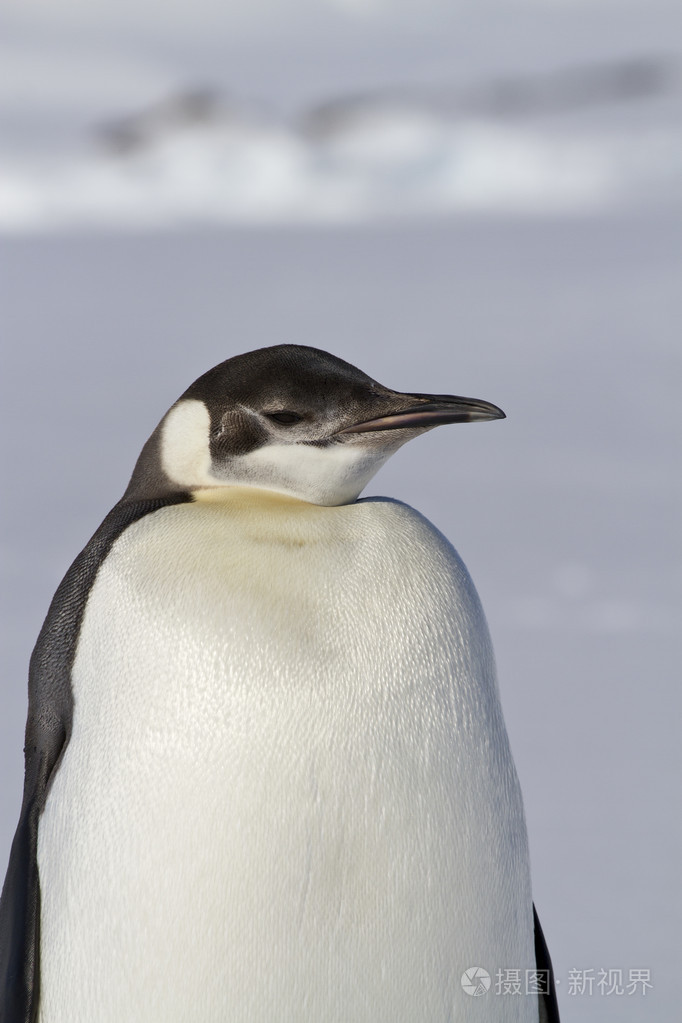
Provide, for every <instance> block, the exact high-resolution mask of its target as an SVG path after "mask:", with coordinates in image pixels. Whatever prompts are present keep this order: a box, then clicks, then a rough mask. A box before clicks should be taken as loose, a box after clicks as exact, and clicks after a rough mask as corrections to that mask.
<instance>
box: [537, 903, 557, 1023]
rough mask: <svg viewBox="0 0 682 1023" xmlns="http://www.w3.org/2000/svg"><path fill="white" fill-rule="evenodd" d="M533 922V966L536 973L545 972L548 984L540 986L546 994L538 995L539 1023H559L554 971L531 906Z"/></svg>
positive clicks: (540, 928) (543, 937) (538, 921)
mask: <svg viewBox="0 0 682 1023" xmlns="http://www.w3.org/2000/svg"><path fill="white" fill-rule="evenodd" d="M533 921H534V924H535V965H536V967H537V969H538V971H540V970H541V971H543V972H544V971H546V972H547V975H548V984H547V985H542V987H545V988H546V991H547V993H546V994H539V995H538V1007H539V1010H540V1016H539V1023H559V1006H558V1004H557V998H556V985H555V983H554V970H553V968H552V960H551V958H550V955H549V949H548V948H547V942H546V941H545V936H544V934H543V933H542V927H541V926H540V920H539V918H538V913H537V910H536V908H535V905H533Z"/></svg>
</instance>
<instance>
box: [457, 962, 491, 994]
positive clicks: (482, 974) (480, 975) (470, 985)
mask: <svg viewBox="0 0 682 1023" xmlns="http://www.w3.org/2000/svg"><path fill="white" fill-rule="evenodd" d="M461 984H462V988H463V990H464V991H466V993H467V994H468V995H471V996H472V997H473V998H476V997H477V996H478V995H485V994H487V993H488V991H489V990H490V974H489V973H488V971H487V970H484V969H483V967H482V966H470V967H469V969H468V970H465V971H464V973H463V974H462V980H461Z"/></svg>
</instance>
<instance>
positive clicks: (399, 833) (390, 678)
mask: <svg viewBox="0 0 682 1023" xmlns="http://www.w3.org/2000/svg"><path fill="white" fill-rule="evenodd" d="M503 417H504V413H503V412H502V411H501V410H500V409H498V408H497V407H496V406H495V405H492V404H490V403H488V402H486V401H479V400H475V399H471V398H462V397H455V396H452V395H442V394H435V395H434V394H420V393H402V392H398V391H394V390H390V389H389V388H387V387H384V386H382V385H381V384H379V383H377V382H376V381H375V380H373V379H371V378H370V377H369V376H367V375H366V374H364V373H362V372H360V371H359V370H358V369H355V368H354V367H353V366H351V365H349V364H348V363H346V362H343V361H342V360H341V359H338V358H336V357H334V356H332V355H329V354H326V353H325V352H322V351H318V350H317V349H314V348H308V347H303V346H298V345H278V346H276V347H271V348H263V349H260V350H258V351H254V352H250V353H248V354H245V355H239V356H237V357H236V358H232V359H228V360H227V361H226V362H223V363H221V364H220V365H219V366H216V367H215V368H214V369H212V370H210V371H209V372H208V373H205V374H204V375H203V376H202V377H200V378H199V379H198V380H197V381H196V382H195V383H193V384H192V385H191V387H189V389H188V390H187V391H185V393H184V394H183V395H182V397H181V398H180V399H179V400H178V401H177V402H176V403H175V404H174V405H173V406H172V407H171V409H170V411H169V412H168V413H167V414H166V415H165V416H164V418H163V419H162V420H161V422H160V424H159V426H158V427H157V428H156V430H155V431H154V433H153V434H152V435H151V437H150V438H149V440H148V441H147V443H146V444H145V446H144V448H143V449H142V453H141V455H140V458H139V460H138V462H137V465H136V466H135V469H134V472H133V475H132V478H131V480H130V484H129V486H128V488H127V490H126V491H125V493H124V495H123V497H122V498H121V500H120V501H119V502H118V504H116V506H115V507H114V508H113V509H112V511H111V512H110V513H109V514H108V515H107V516H106V518H105V519H104V521H103V523H102V524H101V526H100V527H99V529H98V530H97V531H96V532H95V534H94V535H93V537H92V539H91V540H90V541H89V543H88V544H87V545H86V546H85V548H84V550H83V551H82V553H81V554H79V555H78V557H77V558H76V560H75V561H74V563H73V565H72V566H71V568H70V569H69V571H68V572H67V574H66V576H65V578H64V580H63V582H62V583H61V584H60V586H59V588H58V589H57V592H56V594H55V597H54V600H53V602H52V605H51V607H50V609H49V612H48V615H47V618H46V620H45V624H44V625H43V628H42V631H41V633H40V635H39V637H38V641H37V644H36V647H35V650H34V652H33V656H32V659H31V665H30V673H29V711H28V723H27V727H26V745H25V756H26V775H25V788H24V800H23V806H22V810H21V817H20V820H19V825H18V828H17V832H16V837H15V839H14V843H13V845H12V851H11V855H10V861H9V867H8V871H7V877H6V881H5V885H4V888H3V893H2V902H1V907H0V984H1V995H0V997H1V999H2V1008H1V1010H0V1019H1V1020H2V1023H278V1021H281V1023H470V1021H474V1020H476V1021H480V1020H485V1021H486V1023H512V1021H513V1023H539V1021H544V1023H547V1021H553V1023H554V1021H556V1020H558V1013H557V1009H556V998H555V992H554V981H553V977H552V968H551V963H550V959H549V955H548V952H547V948H546V945H545V942H544V939H543V936H542V931H541V929H540V924H539V922H538V919H537V915H536V914H535V911H534V907H533V901H532V894H531V882H530V870H529V857H528V847H527V838H526V826H525V823H524V813H523V805H522V800H521V793H520V790H519V784H518V780H517V775H516V772H515V768H514V763H513V760H512V756H511V753H510V749H509V742H508V738H507V733H506V730H505V725H504V721H503V717H502V711H501V706H500V700H499V696H498V689H497V682H496V677H495V667H494V661H493V653H492V648H491V643H490V639H489V635H488V629H487V626H486V622H485V618H484V615H483V611H482V609H481V605H480V603H479V599H478V596H477V594H476V591H475V589H474V586H473V584H472V582H471V579H470V578H469V575H468V573H467V571H466V568H465V567H464V565H463V564H462V562H461V560H460V559H459V557H458V555H457V554H456V552H455V550H454V549H453V548H452V546H451V545H450V544H449V543H448V541H447V540H446V539H445V537H444V536H442V535H441V533H439V532H438V530H437V529H436V528H435V527H434V526H433V525H431V523H429V522H428V521H427V520H426V519H425V518H424V517H423V516H422V515H420V514H419V512H417V511H414V510H413V509H412V508H410V507H408V506H406V505H405V504H402V503H400V502H398V501H395V500H389V499H385V498H370V499H366V500H358V497H359V494H360V492H361V491H362V489H363V488H364V486H365V485H366V483H367V482H368V480H370V479H371V477H372V476H373V475H374V474H375V473H376V471H377V470H378V469H379V467H380V466H381V465H382V464H383V463H384V462H385V461H386V459H387V458H388V457H389V456H390V455H391V454H393V453H394V452H395V451H396V450H397V449H398V448H399V447H400V446H401V445H402V444H404V443H405V442H406V441H408V440H411V439H412V438H415V437H417V436H419V435H420V434H422V433H425V432H427V431H428V430H430V429H432V428H433V427H435V426H438V425H441V424H445V423H462V422H477V421H483V420H491V419H500V418H503ZM510 978H511V980H510Z"/></svg>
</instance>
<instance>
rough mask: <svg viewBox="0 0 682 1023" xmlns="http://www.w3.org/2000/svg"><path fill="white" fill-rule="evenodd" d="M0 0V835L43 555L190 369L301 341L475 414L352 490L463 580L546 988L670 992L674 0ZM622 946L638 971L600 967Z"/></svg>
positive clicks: (563, 995)
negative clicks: (482, 628) (483, 624)
mask: <svg viewBox="0 0 682 1023" xmlns="http://www.w3.org/2000/svg"><path fill="white" fill-rule="evenodd" d="M1 17H2V24H3V32H2V40H3V41H2V44H0V66H2V68H3V73H2V75H1V76H0V232H2V234H3V235H4V239H3V240H2V242H0V246H1V251H2V268H1V272H0V289H1V291H0V303H1V304H0V308H1V309H2V313H1V315H2V323H3V328H4V330H3V335H4V339H5V344H4V355H3V362H4V373H3V388H4V393H3V400H2V409H3V418H4V430H3V431H2V439H3V478H4V480H5V487H4V493H5V499H4V502H3V515H4V527H3V541H4V542H3V555H4V571H3V601H4V613H3V621H4V623H5V626H6V629H5V633H4V639H3V647H2V653H3V679H2V683H0V685H1V689H0V699H1V705H2V713H1V716H0V757H1V761H0V859H1V860H2V861H3V864H4V862H5V861H6V855H7V851H8V849H9V843H10V841H11V835H12V832H13V828H14V825H15V822H16V818H17V814H18V805H19V799H20V788H21V745H22V739H21V732H22V728H23V720H24V717H25V675H26V667H27V663H28V657H29V654H30V650H31V647H32V644H33V641H34V639H35V636H36V634H37V631H38V629H39V627H40V623H41V621H42V617H43V616H44V613H45V611H46V609H47V605H48V603H49V600H50V597H51V595H52V593H53V592H54V589H55V587H56V585H57V583H58V581H59V579H60V577H61V575H62V574H63V572H64V571H65V569H66V567H67V566H68V564H69V562H70V561H71V559H72V558H73V556H74V554H75V553H76V551H77V550H78V549H79V548H80V547H81V546H82V545H83V543H84V542H85V541H86V539H87V537H88V536H89V535H90V533H91V532H92V531H93V530H94V528H95V526H96V525H97V524H98V522H99V521H100V520H101V518H102V517H103V515H104V514H105V513H106V511H107V510H108V509H109V508H110V507H111V505H112V504H113V503H114V502H115V500H116V499H117V498H118V496H119V495H120V493H121V491H122V489H123V487H124V485H125V482H126V480H127V476H128V474H129V473H130V470H131V468H132V465H133V463H134V460H135V458H136V456H137V453H138V452H139V449H140V447H141V444H142V442H143V440H144V439H145V438H146V436H147V435H148V434H149V432H151V430H152V429H153V427H154V426H155V424H156V422H157V421H158V419H159V418H160V416H161V415H162V414H163V412H164V411H165V409H166V408H167V407H168V405H169V404H170V403H171V402H172V401H173V400H174V399H175V397H177V395H178V394H179V393H180V392H181V391H182V390H184V388H185V387H186V386H187V384H188V383H189V382H190V381H191V380H192V379H194V378H195V377H196V376H197V375H199V374H200V373H201V372H203V371H204V370H205V369H207V368H208V367H209V366H211V365H213V364H214V363H216V362H219V361H221V360H222V359H225V358H228V357H229V356H231V355H234V354H236V353H238V352H240V351H246V350H248V349H250V348H255V347H259V346H262V345H266V344H271V343H280V342H283V341H291V342H297V343H304V344H312V345H316V346H319V347H322V348H327V349H329V350H330V351H332V352H334V353H335V354H337V355H340V356H341V357H343V358H346V359H348V360H349V361H351V362H354V363H356V364H357V365H359V366H360V367H361V368H362V369H364V370H365V371H367V372H369V373H371V374H372V375H373V376H375V377H377V378H378V379H380V380H382V381H384V382H385V383H387V384H389V385H391V386H394V387H398V388H403V389H406V390H417V391H428V390H434V391H452V392H454V393H463V394H472V395H476V396H480V397H482V398H487V399H489V400H491V401H494V402H496V403H498V404H500V405H501V406H502V407H503V408H504V409H505V411H506V412H507V414H508V416H509V418H508V420H507V421H505V422H504V423H496V424H488V425H485V426H476V427H467V428H462V427H454V428H452V429H445V428H444V429H442V430H440V431H435V432H434V433H433V434H429V436H428V437H426V438H424V439H423V440H421V441H420V442H416V443H415V444H413V445H410V446H408V447H407V448H405V449H404V450H403V451H402V452H400V453H399V454H398V455H397V456H396V457H395V458H394V459H393V460H392V461H391V462H390V463H389V464H388V465H387V467H386V468H385V469H384V470H382V473H381V474H380V475H379V477H378V479H377V480H376V481H375V482H374V484H373V486H372V487H371V488H370V489H369V490H368V493H386V494H390V495H392V496H396V497H399V498H402V499H403V500H406V501H408V502H409V503H411V504H413V505H415V506H416V507H418V508H419V509H420V510H421V511H423V512H425V513H426V514H427V515H428V516H429V517H430V518H431V519H432V520H433V521H434V522H435V523H436V525H437V526H439V528H440V529H442V530H443V532H445V533H446V534H447V535H448V536H449V537H450V538H451V539H452V540H453V542H454V543H455V545H456V546H457V548H458V549H459V551H460V553H461V554H462V556H463V557H464V560H465V561H466V562H467V564H468V565H469V568H470V570H471V572H472V575H473V577H474V580H475V582H476V584H477V586H478V588H479V591H480V593H481V597H482V599H483V603H484V606H485V607H486V610H487V613H488V617H489V621H490V626H491V630H492V633H493V639H494V642H495V646H496V651H497V657H498V666H499V671H500V682H501V689H502V697H503V702H504V705H505V711H506V715H507V721H508V725H509V730H510V734H511V739H512V744H513V748H514V751H515V756H516V760H517V765H518V768H519V773H520V775H521V781H522V785H523V788H524V794H525V800H526V809H527V815H528V823H529V830H530V840H531V850H532V856H533V867H534V885H535V896H536V902H537V904H538V907H539V911H540V915H541V919H542V920H543V924H544V927H545V931H546V934H547V937H548V941H549V943H550V948H551V951H552V954H553V957H554V961H555V966H556V971H557V977H558V979H559V981H560V984H559V997H560V1001H561V1007H562V1013H563V1017H562V1018H563V1019H564V1020H565V1021H569V1023H570V1021H571V1020H576V1021H577V1020H595V1021H597V1020H598V1021H606V1020H611V1019H616V1018H618V1019H619V1020H625V1021H632V1023H635V1021H637V1023H639V1021H640V1020H641V1019H643V1018H656V1019H661V1020H668V1019H674V1018H677V1016H678V1015H679V1013H678V1011H677V1005H678V1002H679V995H678V992H677V971H678V964H677V955H676V951H677V947H678V945H679V941H678V937H677V936H678V933H679V924H680V886H679V883H678V878H677V875H678V871H679V862H680V858H681V854H682V848H681V846H682V843H681V841H680V838H681V834H680V815H679V812H678V811H676V810H675V807H677V806H678V804H679V793H678V785H677V784H676V779H677V778H678V777H679V769H680V756H679V752H678V742H677V731H678V728H679V721H680V713H679V711H680V696H679V666H678V665H679V653H680V651H679V642H678V641H677V633H678V632H679V625H678V622H679V593H680V588H681V584H682V572H681V571H680V559H679V554H680V536H679V511H680V501H679V484H678V481H679V439H680V426H679V413H678V411H677V405H678V404H679V401H678V391H679V382H680V357H679V353H680V341H679V336H680V324H681V323H682V287H681V284H682V238H681V235H680V227H681V225H682V209H681V199H682V187H681V180H682V174H681V170H682V132H681V131H680V128H681V125H680V120H681V118H680V113H681V106H682V101H681V96H682V74H681V72H680V67H681V63H680V62H681V61H682V31H681V30H682V13H681V12H680V8H679V5H678V4H676V3H673V2H669V3H666V2H662V0H574V2H570V0H564V2H560V3H550V2H549V0H476V2H474V0H461V2H458V3H456V2H450V3H446V2H445V0H419V2H418V0H402V2H401V0H336V2H333V0H328V2H323V0H318V2H316V3H314V2H312V0H279V2H275V0H258V2H253V0H250V2H249V4H239V5H238V4H236V3H234V2H224V0H223V2H221V3H218V2H214V0H195V2H194V3H193V4H192V5H180V4H177V3H171V2H169V0H165V2H164V3H160V2H153V0H146V2H145V3H144V4H140V3H139V2H135V3H133V0H119V2H118V3H114V2H113V0H101V2H99V3H96V2H93V0H88V2H87V3H86V2H85V0H50V2H48V0H6V3H5V5H4V7H3V12H2V16H1ZM1 869H3V868H0V870H1ZM464 965H466V966H470V965H479V964H472V963H467V964H464ZM480 965H485V964H480ZM509 965H510V966H513V965H514V964H509ZM636 968H640V969H641V968H644V969H650V970H651V979H652V983H653V988H652V989H651V990H649V991H648V992H647V994H646V995H645V996H643V995H642V994H641V993H639V992H638V993H636V994H633V995H628V994H627V993H624V994H622V995H618V994H615V993H614V994H611V995H608V996H607V995H602V994H600V991H599V988H598V987H597V984H596V982H597V979H598V975H599V970H600V969H604V970H609V969H621V970H622V971H623V981H624V983H625V985H627V980H628V971H629V970H630V969H636ZM571 970H583V971H590V970H591V971H592V972H593V975H594V981H593V993H592V994H591V995H590V994H589V993H588V990H587V988H588V985H587V983H586V986H585V991H584V992H583V993H582V994H580V993H570V990H571V984H570V971H571ZM588 977H589V974H587V975H586V977H585V979H586V981H587V978H588ZM574 987H575V985H574Z"/></svg>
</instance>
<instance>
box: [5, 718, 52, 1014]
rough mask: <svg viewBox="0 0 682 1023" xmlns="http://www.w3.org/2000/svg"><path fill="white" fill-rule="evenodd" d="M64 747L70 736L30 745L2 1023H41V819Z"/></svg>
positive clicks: (9, 907)
mask: <svg viewBox="0 0 682 1023" xmlns="http://www.w3.org/2000/svg"><path fill="white" fill-rule="evenodd" d="M30 731H31V729H30V726H29V729H27V733H30ZM63 746H64V736H62V739H61V742H60V741H59V739H57V741H56V743H53V744H52V748H51V749H50V748H48V749H43V750H41V749H39V748H38V747H35V746H34V747H33V748H30V747H29V746H28V745H27V750H26V781H25V787H24V804H23V806H22V810H21V816H20V818H19V824H18V827H17V830H16V834H15V836H14V841H13V842H12V849H11V852H10V858H9V866H8V868H7V877H6V878H5V884H4V886H3V889H2V897H1V898H0V1023H35V1020H36V1019H37V1018H38V999H39V987H40V972H39V948H40V944H39V930H40V885H39V881H38V818H39V816H40V811H41V808H42V806H43V803H44V799H45V792H46V788H47V781H48V779H49V776H50V774H51V773H52V769H53V768H54V765H55V763H56V761H57V760H58V758H59V755H60V753H61V750H62V748H63Z"/></svg>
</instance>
